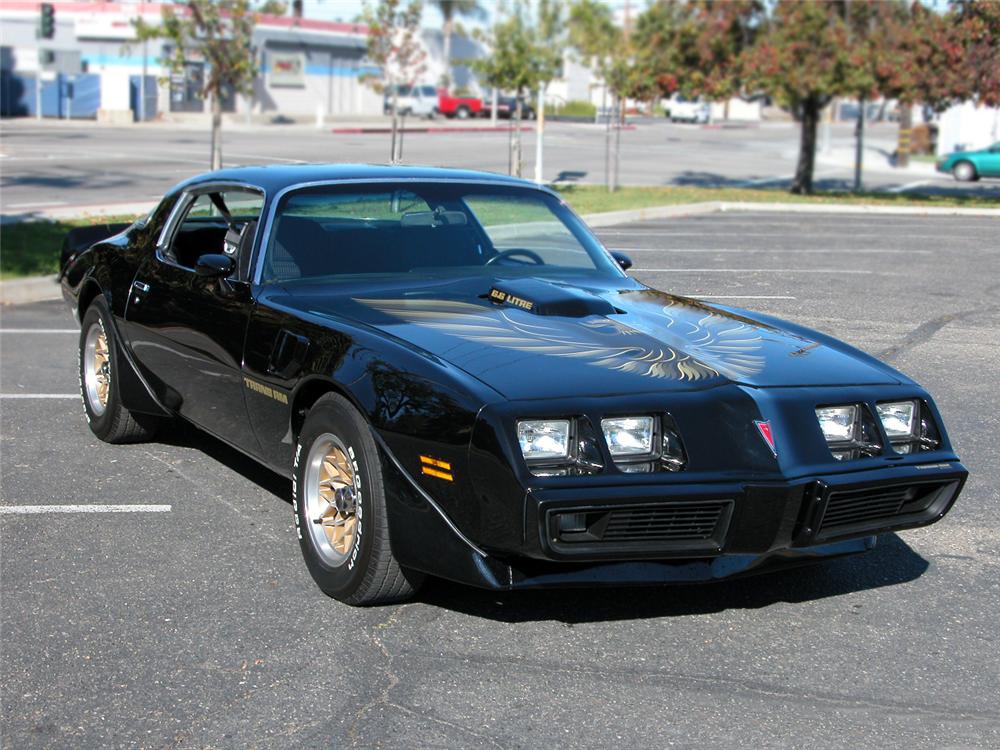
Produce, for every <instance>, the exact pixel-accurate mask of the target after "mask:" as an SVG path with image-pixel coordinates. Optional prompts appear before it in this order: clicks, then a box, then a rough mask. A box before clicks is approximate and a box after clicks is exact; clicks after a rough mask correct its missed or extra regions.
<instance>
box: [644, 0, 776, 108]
mask: <svg viewBox="0 0 1000 750" xmlns="http://www.w3.org/2000/svg"><path fill="white" fill-rule="evenodd" d="M661 4H662V3H661ZM680 12H681V15H680V17H679V18H677V19H676V20H675V21H674V23H675V24H676V31H675V33H674V36H673V39H672V40H671V41H672V46H673V50H672V54H673V61H672V64H673V67H674V69H675V70H676V73H675V75H674V78H675V79H676V89H677V90H678V91H680V92H681V93H683V94H684V95H685V96H688V97H691V98H694V97H697V96H704V97H705V98H706V99H709V100H712V101H724V102H726V108H727V109H726V112H727V116H728V105H729V99H731V98H732V97H733V96H736V95H737V94H740V93H741V92H742V91H743V88H744V70H743V65H742V62H743V56H744V55H745V54H746V52H747V50H748V49H750V47H751V46H752V44H753V41H754V39H755V37H756V35H757V31H758V29H760V28H761V26H762V24H763V23H764V20H765V18H764V5H763V3H762V2H761V0H691V1H690V2H688V3H687V4H686V5H685V6H683V8H681V9H680ZM658 26H662V24H658ZM666 93H671V92H666Z"/></svg>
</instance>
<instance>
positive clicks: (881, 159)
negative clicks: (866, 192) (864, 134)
mask: <svg viewBox="0 0 1000 750" xmlns="http://www.w3.org/2000/svg"><path fill="white" fill-rule="evenodd" d="M854 154H855V152H854V148H853V147H847V146H841V147H834V148H831V149H829V150H827V151H822V150H820V149H817V150H816V164H817V165H821V166H824V167H839V168H841V169H849V170H853V169H854ZM861 170H862V172H861V174H862V176H864V174H865V173H866V172H876V173H878V174H883V175H884V174H891V175H892V176H893V177H896V178H898V179H899V180H900V181H901V182H913V181H919V180H929V179H933V178H935V177H946V176H947V175H943V174H942V173H940V172H938V171H937V170H935V169H934V165H933V164H931V163H929V162H925V161H915V160H914V159H913V158H911V159H910V164H909V166H907V167H897V166H895V165H894V164H893V153H892V151H889V150H888V149H887V148H886V146H885V144H882V145H879V144H877V143H872V144H870V145H866V146H865V148H864V150H863V151H862V161H861Z"/></svg>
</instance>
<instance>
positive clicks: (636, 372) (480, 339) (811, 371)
mask: <svg viewBox="0 0 1000 750" xmlns="http://www.w3.org/2000/svg"><path fill="white" fill-rule="evenodd" d="M627 283H634V282H627ZM491 289H500V290H502V291H504V292H506V293H507V294H513V295H515V296H516V297H517V298H519V299H523V300H527V301H528V302H531V303H533V304H532V305H531V309H526V308H524V307H522V306H520V305H513V304H505V303H497V302H493V301H491V299H490V290H491ZM571 298H572V299H571ZM588 298H590V301H588ZM293 300H294V301H293ZM568 300H569V301H568ZM289 302H290V303H291V304H292V305H293V306H295V307H298V308H300V309H303V310H308V311H310V312H312V313H314V314H319V315H322V314H324V312H329V313H333V314H336V315H338V316H342V317H345V318H348V319H353V320H357V321H358V322H360V323H363V324H365V325H368V326H372V327H374V328H376V329H378V330H381V331H382V332H384V333H386V334H389V335H391V336H393V337H395V338H397V339H399V340H402V341H406V342H407V343H408V344H409V345H411V346H415V347H418V348H420V349H422V350H424V351H425V352H427V353H428V354H432V355H434V356H436V357H439V358H440V359H443V360H446V361H447V362H449V363H450V364H452V365H454V366H455V367H458V368H460V369H462V370H464V371H465V372H467V373H469V374H470V375H472V376H473V377H475V378H477V379H479V380H480V381H482V382H483V383H485V384H487V385H489V386H490V387H491V388H493V389H494V390H495V391H497V392H498V393H502V394H503V395H504V396H506V397H507V398H509V399H547V398H558V397H564V396H601V395H612V394H622V393H655V392H669V391H673V390H691V389H702V388H714V387H717V386H720V385H725V384H727V383H738V384H740V385H744V386H748V387H753V388H757V387H760V388H766V387H782V386H841V385H869V384H877V383H897V382H899V381H898V380H897V379H896V378H895V377H894V374H893V372H892V371H891V370H889V369H888V368H886V367H884V366H881V365H879V363H877V362H875V361H873V360H870V359H868V358H865V357H861V356H858V355H857V354H856V353H855V352H853V351H852V350H851V349H850V348H848V347H846V346H842V345H840V344H839V343H837V342H835V341H832V340H829V339H826V338H819V339H814V338H810V336H809V334H808V332H802V333H800V332H798V331H796V330H794V329H785V328H783V327H779V326H778V325H777V324H770V323H767V322H763V321H759V320H755V319H754V318H753V317H751V315H750V314H747V313H742V312H739V311H730V310H726V309H723V308H721V307H716V306H714V305H711V304H708V303H705V302H701V301H698V300H694V299H688V298H685V297H675V296H672V295H669V294H665V293H663V292H658V291H655V290H652V289H649V288H644V287H641V286H639V285H638V284H635V285H634V286H632V287H631V288H622V284H620V283H619V284H617V285H615V286H611V285H608V284H607V283H606V282H601V283H595V284H594V285H593V286H586V287H585V286H578V285H571V284H567V283H565V282H561V281H558V280H545V279H538V278H532V279H531V283H526V281H525V280H524V279H483V278H482V277H479V278H462V279H446V280H437V279H432V280H424V279H420V278H414V279H412V280H411V279H392V280H388V281H386V282H384V283H383V282H381V281H379V282H378V283H371V284H368V285H367V288H364V289H361V288H358V287H355V288H354V289H352V290H350V291H348V290H346V289H344V288H343V286H341V285H332V284H331V285H330V286H323V285H313V286H309V287H307V288H302V289H301V290H295V292H293V297H292V298H291V299H289ZM598 303H599V304H598ZM588 310H610V312H606V313H601V312H589V313H588V312H587V311H588ZM564 311H565V314H563V312H564Z"/></svg>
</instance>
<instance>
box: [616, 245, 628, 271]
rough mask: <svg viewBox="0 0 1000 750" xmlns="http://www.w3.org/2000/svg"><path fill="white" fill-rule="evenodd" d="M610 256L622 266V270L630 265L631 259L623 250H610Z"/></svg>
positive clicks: (625, 269)
mask: <svg viewBox="0 0 1000 750" xmlns="http://www.w3.org/2000/svg"><path fill="white" fill-rule="evenodd" d="M611 257H612V258H614V259H615V260H616V261H617V262H618V265H619V266H621V267H622V270H623V271H627V270H628V269H630V268H631V267H632V259H631V258H630V257H628V256H627V255H626V254H625V253H623V252H620V251H618V250H612V251H611Z"/></svg>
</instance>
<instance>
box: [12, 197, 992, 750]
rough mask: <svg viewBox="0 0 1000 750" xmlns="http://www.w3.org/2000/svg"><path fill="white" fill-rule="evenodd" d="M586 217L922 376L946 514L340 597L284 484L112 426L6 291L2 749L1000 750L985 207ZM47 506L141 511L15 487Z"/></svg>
mask: <svg viewBox="0 0 1000 750" xmlns="http://www.w3.org/2000/svg"><path fill="white" fill-rule="evenodd" d="M600 234H601V236H602V237H603V238H604V240H605V242H606V243H607V245H608V246H609V247H611V248H614V249H622V250H625V251H626V252H628V253H629V254H630V255H631V256H632V257H633V259H634V261H635V267H634V269H633V273H634V275H635V276H636V277H637V278H639V279H641V280H643V281H645V282H647V283H650V284H651V285H654V286H658V287H660V288H662V289H665V290H667V291H672V292H677V293H684V294H690V295H693V296H700V297H705V298H707V299H709V300H713V301H718V302H720V303H724V304H728V305H734V306H739V307H747V308H751V309H755V310H761V311H765V312H768V313H771V314H775V315H778V316H782V317H786V318H791V319H794V320H796V321H798V322H802V323H804V324H806V325H809V326H812V327H814V328H818V329H820V330H823V331H825V332H827V333H831V334H833V335H835V336H838V337H840V338H843V339H845V340H847V341H848V342H850V343H852V344H854V345H856V346H858V347H860V348H862V349H864V350H866V351H868V352H871V353H873V354H876V355H878V356H881V357H883V358H885V359H887V360H888V361H889V362H891V363H892V364H893V365H894V366H896V367H898V368H900V369H901V370H903V371H904V372H906V373H907V374H909V375H911V376H913V377H914V378H915V379H916V380H918V381H919V382H921V383H922V384H923V385H924V386H925V387H926V388H927V389H928V390H929V391H930V392H931V393H932V394H933V395H934V397H935V398H936V400H937V402H938V405H939V407H940V409H941V411H942V413H943V415H944V417H945V420H946V422H947V425H948V428H949V431H950V433H951V437H952V440H953V442H954V443H955V445H956V448H957V450H958V452H959V454H960V455H961V456H962V458H963V461H964V463H965V464H966V466H967V467H968V468H969V469H970V471H971V477H970V480H969V483H968V485H967V486H966V489H965V491H964V494H963V496H962V497H961V498H960V500H959V501H958V504H957V505H956V507H955V509H954V510H953V511H952V513H951V514H950V515H949V516H948V517H947V518H946V519H945V520H944V521H942V522H941V523H939V524H937V525H935V526H932V527H929V528H926V529H921V530H914V531H908V532H903V533H900V534H898V535H888V536H885V537H883V538H882V539H881V540H880V544H879V546H878V548H877V549H875V550H874V551H873V552H871V553H870V554H868V555H867V556H864V557H860V558H853V559H845V560H839V561H833V562H828V563H826V564H823V565H821V566H815V567H810V568H802V569H798V570H795V571H789V572H784V573H775V574H770V575H766V576H760V577H756V578H749V579H743V580H738V581H733V582H728V583H720V584H713V585H707V586H695V587H676V588H646V589H601V590H572V591H555V592H534V593H524V594H517V595H498V594H493V593H488V592H482V591H478V590H474V589H469V588H464V587H461V586H457V585H452V584H448V583H444V582H431V584H430V585H428V586H427V587H426V589H425V590H424V591H423V592H422V593H421V595H420V597H419V598H418V599H417V600H415V601H413V602H411V603H407V604H404V605H401V606H393V607H385V608H375V609H355V608H351V607H347V606H345V605H342V604H339V603H338V602H336V601H334V600H331V599H328V598H326V597H325V596H324V595H323V594H321V593H320V592H319V590H318V589H316V587H315V586H314V585H313V583H312V580H311V579H310V578H309V575H308V573H307V572H306V569H305V566H304V565H303V564H302V560H301V557H300V553H299V550H298V544H297V541H296V538H295V534H294V531H293V520H292V512H291V508H290V505H289V502H290V487H289V484H288V482H286V481H285V480H283V479H281V478H279V477H277V476H275V475H273V474H271V473H270V472H268V471H266V470H264V469H261V468H259V467H257V466H256V465H255V464H253V463H252V462H250V461H249V460H248V459H245V458H243V457H242V456H241V455H240V454H238V453H236V452H234V451H232V450H230V449H229V448H227V447H225V446H223V445H222V444H220V443H218V442H216V441H215V440H213V439H212V438H209V437H206V436H204V435H202V434H201V433H199V432H197V431H196V430H194V429H190V428H184V427H177V428H176V429H174V430H173V431H171V432H169V433H168V434H165V435H163V436H162V437H161V438H160V439H159V441H158V442H155V443H151V444H146V445H135V446H109V445H105V444H102V443H100V442H98V441H97V440H96V439H95V438H94V437H93V436H92V435H91V433H90V432H89V430H88V429H87V426H86V422H85V419H84V416H83V408H82V405H81V403H80V399H79V397H78V396H77V395H76V393H77V390H76V389H77V383H76V347H77V335H76V333H75V332H74V328H75V325H74V322H73V320H72V317H71V316H70V314H69V313H68V312H67V311H66V309H65V308H64V306H63V305H62V304H61V303H56V302H49V303H36V304H32V305H25V306H20V307H12V308H4V309H2V311H0V352H2V357H0V394H2V397H0V483H2V484H0V506H2V513H0V537H2V539H0V541H2V552H0V555H2V557H0V599H2V614H0V625H2V637H0V648H2V659H0V685H2V696H0V700H2V714H3V716H2V734H0V744H2V745H3V746H4V747H11V748H14V747H60V748H61V747H79V748H82V747H156V748H158V747H234V748H235V747H240V748H242V747H296V748H298V747H301V748H314V747H337V748H339V747H386V748H414V747H488V748H537V747H586V748H591V747H592V748H606V747H610V746H622V747H641V748H646V747H649V748H661V747H674V746H676V747H734V746H752V747H789V746H794V747H809V746H813V747H823V748H826V747H858V746H862V745H864V746H869V747H906V748H908V749H913V748H935V749H937V748H945V747H947V748H966V747H968V748H990V747H994V748H995V747H998V746H1000V655H998V644H1000V637H998V635H1000V490H998V488H1000V455H998V453H997V451H996V447H995V446H996V433H997V432H998V431H1000V417H998V414H1000V388H998V385H1000V344H998V342H1000V247H998V243H997V238H998V237H1000V220H997V219H987V218H982V219H972V218H940V217H938V218H920V217H901V216H871V215H860V214H859V215H849V216H844V215H808V214H778V213H774V214H771V213H767V214H765V213H760V214H747V213H734V214H715V215H711V216H702V217H697V218H688V219H673V220H669V221H660V222H648V223H643V224H632V225H622V226H617V227H609V228H606V229H603V230H601V232H600ZM37 505H58V506H70V505H81V506H99V505H137V506H150V507H148V508H146V509H145V510H138V509H137V512H120V513H108V512H82V511H75V512H44V513H31V514H22V513H20V512H16V510H17V509H18V508H22V509H23V508H25V507H27V506H37ZM64 510H66V508H64ZM91 510H93V508H91Z"/></svg>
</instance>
